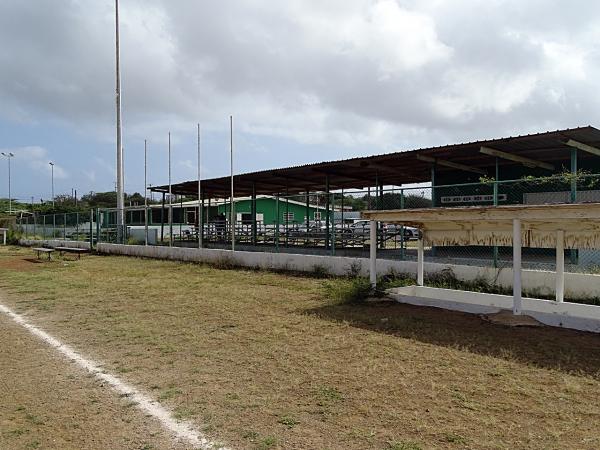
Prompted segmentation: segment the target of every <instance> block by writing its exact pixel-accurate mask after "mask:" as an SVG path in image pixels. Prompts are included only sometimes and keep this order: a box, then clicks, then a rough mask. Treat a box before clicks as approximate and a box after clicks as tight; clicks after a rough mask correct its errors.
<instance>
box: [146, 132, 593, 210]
mask: <svg viewBox="0 0 600 450" xmlns="http://www.w3.org/2000/svg"><path fill="white" fill-rule="evenodd" d="M574 143H576V145H577V146H578V148H579V149H586V151H582V152H580V159H581V160H585V159H586V158H597V155H595V154H594V153H592V152H591V150H590V149H596V148H600V130H598V129H596V128H594V127H591V126H587V127H580V128H572V129H565V130H557V131H549V132H545V133H538V134H530V135H525V136H516V137H506V138H501V139H492V140H483V141H476V142H469V143H463V144H454V145H445V146H441V147H430V148H422V149H418V150H411V151H400V152H394V153H388V154H383V155H375V156H366V157H361V158H351V159H345V160H340V161H328V162H321V163H316V164H307V165H303V166H295V167H287V168H282V169H271V170H263V171H259V172H251V173H245V174H240V175H235V176H234V189H235V196H249V195H252V193H253V192H254V193H256V194H276V193H280V194H286V193H287V194H298V193H304V192H318V191H325V189H326V186H327V185H329V187H330V189H332V190H339V189H363V188H366V187H372V186H382V185H388V186H389V185H394V186H401V185H405V184H412V183H423V182H429V181H431V168H432V166H433V165H435V168H436V169H435V171H436V174H438V175H440V176H442V175H444V174H449V173H452V172H454V171H456V170H462V171H469V172H473V173H475V174H485V173H487V174H489V175H492V176H493V175H494V172H495V167H496V162H498V164H499V165H500V166H502V167H504V166H511V165H513V166H515V165H522V164H523V159H521V160H520V161H521V162H519V161H514V160H510V159H506V158H498V157H497V156H494V155H489V154H485V153H482V152H481V148H482V147H487V148H491V149H494V150H497V151H498V152H503V153H504V154H505V155H506V154H509V155H516V157H517V158H518V157H521V158H524V159H525V161H536V162H541V163H542V164H544V165H545V166H546V167H551V166H554V167H557V168H560V167H561V166H563V165H565V164H568V162H569V158H570V152H571V149H572V148H574V145H575V144H574ZM513 159H514V158H513ZM230 183H231V178H230V177H228V176H227V177H220V178H211V179H206V180H202V183H201V184H202V191H203V192H204V196H205V198H217V197H220V198H223V197H229V195H230V188H231V185H230ZM151 190H152V191H155V192H168V191H169V187H168V185H164V186H155V187H152V188H151ZM171 190H172V192H173V193H174V194H177V195H194V196H196V195H197V194H198V180H192V181H186V182H183V183H176V184H173V185H172V187H171Z"/></svg>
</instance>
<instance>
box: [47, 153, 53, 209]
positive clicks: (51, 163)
mask: <svg viewBox="0 0 600 450" xmlns="http://www.w3.org/2000/svg"><path fill="white" fill-rule="evenodd" d="M48 164H50V170H51V171H52V210H54V163H53V162H52V161H50V162H49V163H48Z"/></svg>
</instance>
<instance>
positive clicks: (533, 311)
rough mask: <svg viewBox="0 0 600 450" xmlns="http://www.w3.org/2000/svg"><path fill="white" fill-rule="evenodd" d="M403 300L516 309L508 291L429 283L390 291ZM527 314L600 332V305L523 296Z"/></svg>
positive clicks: (482, 310) (485, 310)
mask: <svg viewBox="0 0 600 450" xmlns="http://www.w3.org/2000/svg"><path fill="white" fill-rule="evenodd" d="M389 295H390V297H392V298H393V299H394V300H396V301H398V302H400V303H409V304H411V305H419V306H433V307H435V308H444V309H451V310H455V311H463V312H468V313H473V314H490V313H496V312H499V311H501V310H512V306H513V298H512V296H508V295H497V294H484V293H481V292H466V291H457V290H453V289H440V288H431V287H425V286H406V287H401V288H396V289H391V290H390V291H389ZM522 311H523V315H527V316H531V317H534V318H535V319H537V320H538V321H539V322H541V323H543V324H546V325H551V326H555V327H564V328H572V329H575V330H582V331H592V332H595V333H600V306H593V305H581V304H577V303H568V302H563V303H558V302H555V301H552V300H540V299H536V298H523V310H522Z"/></svg>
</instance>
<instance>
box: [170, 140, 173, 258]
mask: <svg viewBox="0 0 600 450" xmlns="http://www.w3.org/2000/svg"><path fill="white" fill-rule="evenodd" d="M169 247H173V192H172V189H171V132H170V131H169Z"/></svg>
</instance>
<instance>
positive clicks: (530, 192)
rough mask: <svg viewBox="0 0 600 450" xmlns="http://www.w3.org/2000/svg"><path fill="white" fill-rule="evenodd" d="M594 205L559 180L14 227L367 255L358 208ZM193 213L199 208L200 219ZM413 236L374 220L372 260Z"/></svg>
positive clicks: (152, 211)
mask: <svg viewBox="0 0 600 450" xmlns="http://www.w3.org/2000/svg"><path fill="white" fill-rule="evenodd" d="M571 202H600V176H599V175H587V174H583V175H582V174H578V175H570V174H563V175H558V176H552V177H543V178H526V179H520V180H509V181H495V180H482V181H481V182H480V183H469V184H454V185H436V186H431V185H426V186H414V187H403V188H389V187H388V188H383V187H377V188H370V189H366V190H351V191H337V192H334V193H323V192H318V193H307V194H296V195H273V196H259V197H257V198H255V199H251V198H243V199H236V201H235V202H234V204H233V208H234V214H233V218H234V220H233V222H235V223H234V226H233V227H232V220H231V219H232V214H231V202H230V201H228V200H218V199H217V200H215V199H212V200H211V201H205V202H203V204H202V207H201V208H199V205H198V202H185V203H184V202H182V201H179V202H177V201H174V202H173V204H172V206H170V207H169V206H168V205H164V206H163V205H160V204H157V205H151V206H149V207H148V208H147V209H146V208H144V207H130V208H126V209H125V211H124V222H125V228H124V230H123V233H119V227H118V226H117V210H116V209H100V210H92V211H90V212H89V213H69V214H55V215H34V216H31V217H24V218H22V219H20V221H19V227H20V229H21V232H22V233H23V234H24V235H25V236H26V237H30V238H38V239H64V240H82V241H91V242H92V245H94V244H95V243H96V242H112V243H116V242H117V241H118V240H119V239H120V238H121V235H122V239H123V242H124V243H128V244H144V243H146V241H147V242H148V244H149V245H176V246H188V247H197V246H198V245H199V240H202V246H203V247H208V248H230V247H231V241H232V235H233V236H235V243H236V248H237V249H239V250H251V251H275V252H292V253H313V254H330V255H339V256H363V257H366V256H368V251H369V250H368V249H369V245H370V240H369V239H370V236H369V224H368V221H366V220H363V219H361V215H360V214H361V211H365V210H373V209H378V210H382V209H414V208H448V207H459V206H462V207H464V206H482V205H490V206H491V205H514V204H524V205H536V204H549V203H550V204H551V203H571ZM199 210H201V211H202V213H201V214H200V212H199ZM417 238H418V230H416V229H414V228H412V227H410V226H403V225H401V224H387V223H380V224H379V225H378V229H377V241H378V242H377V247H378V257H380V258H390V259H400V260H414V259H416V252H417V244H416V240H417ZM425 257H426V260H427V261H432V262H440V263H452V264H465V265H477V266H489V267H510V266H511V265H512V248H511V247H486V246H449V247H431V248H427V249H426V253H425ZM565 262H566V264H567V270H569V271H579V272H582V271H585V272H600V251H597V250H583V249H582V250H567V251H566V258H565ZM554 264H555V250H554V249H540V248H524V249H523V266H524V267H526V268H533V269H546V270H553V269H554Z"/></svg>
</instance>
